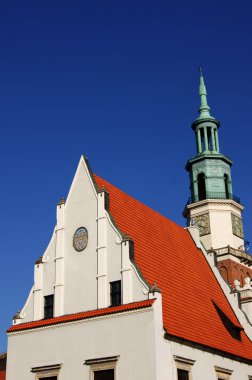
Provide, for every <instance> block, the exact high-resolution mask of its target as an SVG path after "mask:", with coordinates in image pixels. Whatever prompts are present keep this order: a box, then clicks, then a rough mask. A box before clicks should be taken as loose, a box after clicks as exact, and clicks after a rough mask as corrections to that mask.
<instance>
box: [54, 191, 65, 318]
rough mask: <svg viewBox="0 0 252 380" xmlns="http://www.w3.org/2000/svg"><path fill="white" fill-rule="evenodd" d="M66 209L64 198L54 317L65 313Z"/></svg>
mask: <svg viewBox="0 0 252 380" xmlns="http://www.w3.org/2000/svg"><path fill="white" fill-rule="evenodd" d="M64 209H65V200H64V199H63V198H62V199H61V201H60V202H59V203H58V205H57V226H56V230H55V233H56V253H55V284H54V316H55V317H58V316H60V315H63V313H64Z"/></svg>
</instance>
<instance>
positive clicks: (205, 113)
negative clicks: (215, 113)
mask: <svg viewBox="0 0 252 380" xmlns="http://www.w3.org/2000/svg"><path fill="white" fill-rule="evenodd" d="M199 70H200V85H199V96H200V108H199V117H198V118H197V120H202V119H214V118H213V117H212V116H211V115H210V107H209V105H208V104H207V91H206V86H205V83H204V78H203V74H202V67H201V66H200V68H199Z"/></svg>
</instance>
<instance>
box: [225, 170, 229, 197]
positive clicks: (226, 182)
mask: <svg viewBox="0 0 252 380" xmlns="http://www.w3.org/2000/svg"><path fill="white" fill-rule="evenodd" d="M224 184H225V197H226V199H229V188H228V175H227V174H224Z"/></svg>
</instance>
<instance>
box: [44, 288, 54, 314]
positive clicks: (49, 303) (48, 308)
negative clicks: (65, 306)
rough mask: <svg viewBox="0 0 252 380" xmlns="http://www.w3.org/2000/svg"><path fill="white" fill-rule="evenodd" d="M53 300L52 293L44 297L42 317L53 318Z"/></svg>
mask: <svg viewBox="0 0 252 380" xmlns="http://www.w3.org/2000/svg"><path fill="white" fill-rule="evenodd" d="M53 301H54V295H53V294H51V295H50V296H46V297H45V303H44V318H45V319H48V318H53V303H54V302H53Z"/></svg>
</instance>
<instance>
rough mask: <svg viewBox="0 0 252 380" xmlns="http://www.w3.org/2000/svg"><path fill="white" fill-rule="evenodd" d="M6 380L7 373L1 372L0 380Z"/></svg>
mask: <svg viewBox="0 0 252 380" xmlns="http://www.w3.org/2000/svg"><path fill="white" fill-rule="evenodd" d="M5 378H6V372H5V371H0V380H5Z"/></svg>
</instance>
